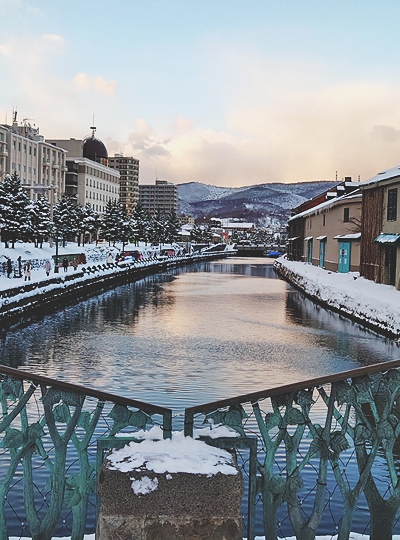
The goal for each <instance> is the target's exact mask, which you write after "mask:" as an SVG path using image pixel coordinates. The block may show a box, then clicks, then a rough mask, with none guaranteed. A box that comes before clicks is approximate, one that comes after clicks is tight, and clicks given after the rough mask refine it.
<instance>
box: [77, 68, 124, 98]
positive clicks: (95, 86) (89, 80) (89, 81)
mask: <svg viewBox="0 0 400 540" xmlns="http://www.w3.org/2000/svg"><path fill="white" fill-rule="evenodd" d="M73 85H74V90H75V92H85V91H86V90H94V91H95V92H97V93H98V94H103V95H105V96H112V95H114V94H115V91H116V87H117V83H116V81H106V80H105V79H104V78H103V77H90V76H89V75H87V74H86V73H78V75H76V76H75V77H74V79H73Z"/></svg>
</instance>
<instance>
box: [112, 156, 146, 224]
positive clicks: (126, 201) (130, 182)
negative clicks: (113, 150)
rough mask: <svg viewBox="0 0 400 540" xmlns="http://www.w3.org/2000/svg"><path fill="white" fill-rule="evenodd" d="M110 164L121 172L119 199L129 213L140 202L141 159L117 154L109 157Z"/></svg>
mask: <svg viewBox="0 0 400 540" xmlns="http://www.w3.org/2000/svg"><path fill="white" fill-rule="evenodd" d="M108 166H109V167H111V168H112V169H117V170H118V171H119V174H120V188H119V199H120V202H121V204H122V205H124V206H125V208H126V211H127V212H128V214H129V215H131V214H132V211H133V209H134V208H135V206H136V205H137V203H138V202H139V160H138V159H136V158H134V157H125V156H123V155H122V154H115V155H114V157H109V158H108Z"/></svg>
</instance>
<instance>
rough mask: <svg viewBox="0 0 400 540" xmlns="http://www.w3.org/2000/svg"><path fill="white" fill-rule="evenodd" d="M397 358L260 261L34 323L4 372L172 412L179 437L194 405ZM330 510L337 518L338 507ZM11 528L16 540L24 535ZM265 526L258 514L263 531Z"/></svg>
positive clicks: (9, 348)
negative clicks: (25, 373)
mask: <svg viewBox="0 0 400 540" xmlns="http://www.w3.org/2000/svg"><path fill="white" fill-rule="evenodd" d="M398 358H400V348H399V347H398V345H397V344H396V343H395V342H394V341H391V340H389V339H387V338H384V337H380V336H378V335H376V334H374V333H373V332H371V331H368V330H364V329H362V328H360V327H359V326H358V325H356V324H354V323H352V322H351V321H349V320H347V319H344V318H342V317H340V316H339V315H337V314H334V313H331V312H329V311H326V310H325V309H323V308H321V307H319V306H316V305H315V304H313V303H312V302H311V301H309V300H308V299H306V298H305V297H304V296H303V295H302V294H301V293H300V292H299V291H298V290H296V289H294V288H293V287H292V286H291V285H289V284H288V283H286V282H285V281H283V280H281V279H279V278H278V277H277V276H276V274H275V272H274V270H273V261H271V260H268V259H261V258H257V259H255V258H254V259H250V258H230V259H224V260H222V261H213V262H203V263H197V264H195V265H193V266H190V267H187V268H181V269H177V270H174V271H171V272H168V273H161V274H157V275H153V276H148V277H146V278H144V279H141V280H140V281H138V282H136V283H132V284H129V285H124V286H120V287H118V288H116V289H115V290H112V291H107V292H104V293H102V294H99V295H97V296H94V297H92V298H89V299H88V300H85V301H82V302H79V303H78V304H76V305H71V306H68V307H63V309H62V310H60V311H59V312H55V313H51V314H48V315H47V316H40V317H39V316H38V318H37V319H36V320H35V321H33V322H31V323H29V324H24V325H20V326H18V327H14V328H13V329H11V330H9V331H7V332H4V333H3V334H1V343H0V362H1V363H2V364H5V365H9V366H11V367H16V368H20V369H23V370H25V371H30V372H33V373H35V374H41V375H46V376H48V377H52V378H56V379H60V380H64V381H68V382H72V383H77V384H81V385H85V386H90V387H93V388H95V389H98V390H104V391H107V392H111V393H115V394H120V395H123V396H126V397H129V398H132V399H138V400H141V401H146V402H149V403H153V404H156V405H161V406H166V407H170V408H172V409H173V411H174V423H173V427H174V429H182V425H183V411H184V409H185V408H186V407H189V406H193V405H198V404H201V403H206V402H209V401H215V400H219V399H223V398H229V397H234V396H237V395H240V394H246V393H249V392H255V391H258V390H263V389H266V388H272V387H274V386H278V385H283V384H288V383H291V382H297V381H301V380H307V379H312V378H314V377H319V376H322V375H329V374H332V373H335V372H339V371H344V370H349V369H353V368H356V367H361V366H366V365H368V364H373V363H376V362H386V361H388V360H394V359H398ZM277 459H279V460H281V461H282V464H281V466H282V468H284V461H285V456H284V455H282V456H280V457H279V458H277ZM6 466H7V463H4V464H1V463H0V471H2V470H3V467H6ZM355 472H356V471H355ZM2 474H3V473H2ZM349 477H351V478H352V473H350V471H349ZM13 504H14V508H13V510H12V512H11V519H12V518H13V513H15V511H16V509H17V503H16V502H14V503H13ZM361 506H362V508H361V510H362V512H361V514H360V516H359V517H357V518H356V520H355V522H354V523H355V525H356V526H357V530H359V531H363V530H364V529H363V524H364V525H365V523H364V521H365V519H366V515H367V508H366V504H365V502H363V503H362V505H361ZM18 511H19V513H21V515H23V509H22V506H21V508H18ZM329 511H330V513H332V515H334V514H335V515H336V516H340V512H341V510H340V507H339V506H338V503H334V502H332V504H331V506H330V510H329ZM14 521H15V523H13V525H12V527H11V530H10V533H11V532H14V533H18V531H20V530H21V525H20V523H19V521H18V520H14ZM261 521H262V520H261V510H260V508H259V506H258V510H257V520H256V525H257V533H258V534H261V532H262V525H261ZM334 524H335V520H334V521H333V525H332V524H331V523H330V522H329V523H327V524H326V526H325V527H326V530H325V529H324V530H323V532H324V534H328V533H330V532H331V531H332V527H333V526H334ZM87 526H88V532H89V529H90V527H92V528H93V527H94V512H92V514H91V515H90V517H88V522H87ZM282 536H283V535H282Z"/></svg>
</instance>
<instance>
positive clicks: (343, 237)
mask: <svg viewBox="0 0 400 540" xmlns="http://www.w3.org/2000/svg"><path fill="white" fill-rule="evenodd" d="M360 238H361V233H360V232H359V233H354V234H337V235H336V236H334V237H333V239H334V240H359V239H360Z"/></svg>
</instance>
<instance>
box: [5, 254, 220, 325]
mask: <svg viewBox="0 0 400 540" xmlns="http://www.w3.org/2000/svg"><path fill="white" fill-rule="evenodd" d="M224 257H226V254H224V253H223V252H219V253H209V254H201V255H191V256H189V255H187V256H184V257H172V258H168V259H158V258H154V259H146V260H142V261H137V262H134V263H133V262H126V263H119V264H106V263H104V264H96V265H85V266H84V267H82V268H80V269H79V270H77V271H75V272H73V273H68V274H63V273H59V274H54V276H53V277H52V278H50V279H49V278H48V279H44V280H42V281H35V282H23V284H21V285H18V287H13V288H10V289H6V290H4V291H0V327H2V328H6V327H7V326H10V325H11V324H13V323H15V322H21V321H24V320H29V319H31V318H32V317H34V316H41V315H43V314H45V313H48V311H49V310H51V309H57V308H59V307H62V306H63V305H66V304H69V303H73V302H76V301H77V300H82V299H84V298H87V297H89V296H92V295H93V294H97V293H99V292H101V291H103V290H107V289H112V288H114V287H116V286H118V285H122V284H124V283H131V282H134V281H137V280H138V279H141V278H143V277H144V276H146V275H149V274H154V273H156V272H160V271H168V270H170V269H173V268H177V267H179V266H185V265H187V264H192V263H195V262H201V261H205V260H211V259H220V258H224Z"/></svg>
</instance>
